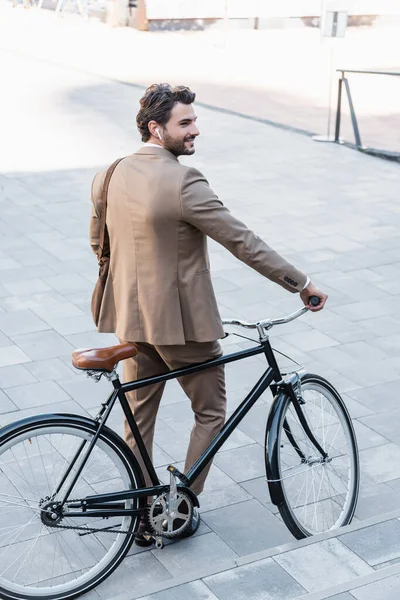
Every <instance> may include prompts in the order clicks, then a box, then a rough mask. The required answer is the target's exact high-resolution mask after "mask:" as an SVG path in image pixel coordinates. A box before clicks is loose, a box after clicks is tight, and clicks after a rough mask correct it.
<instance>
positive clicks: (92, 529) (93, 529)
mask: <svg viewBox="0 0 400 600" xmlns="http://www.w3.org/2000/svg"><path fill="white" fill-rule="evenodd" d="M68 502H71V503H72V502H82V499H81V498H77V499H71V500H68ZM65 517H68V515H65ZM47 527H51V528H52V529H72V530H75V531H85V532H87V533H96V532H100V531H106V532H107V533H123V534H124V535H135V533H136V532H135V531H121V530H120V529H108V527H106V528H101V529H98V528H96V527H87V526H79V525H76V526H74V525H58V524H57V523H54V525H53V524H50V523H49V524H48V525H47Z"/></svg>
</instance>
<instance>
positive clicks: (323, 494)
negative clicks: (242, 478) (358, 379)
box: [0, 299, 359, 600]
mask: <svg viewBox="0 0 400 600" xmlns="http://www.w3.org/2000/svg"><path fill="white" fill-rule="evenodd" d="M317 300H318V299H317ZM313 302H314V303H315V302H316V300H315V299H314V300H313ZM306 311H307V309H306V308H302V309H300V310H298V311H296V312H295V313H293V314H291V315H289V316H287V317H284V318H281V319H274V320H271V319H270V320H264V321H259V322H254V323H246V322H243V321H239V320H225V321H223V323H224V325H235V326H240V327H244V328H247V329H256V330H257V332H258V336H259V341H258V344H257V345H256V346H254V347H252V348H248V349H245V350H241V351H239V352H235V353H233V354H228V355H226V356H221V357H219V358H216V359H212V360H209V361H207V362H204V363H200V364H197V365H191V366H189V367H184V368H181V369H176V370H174V371H170V372H168V373H167V374H163V375H158V376H155V377H151V378H147V379H140V380H137V381H132V382H127V383H124V384H122V383H121V382H120V380H119V377H118V374H117V372H116V370H115V369H116V365H117V363H118V362H119V361H120V360H124V359H126V358H128V357H132V356H134V355H135V354H136V352H137V349H136V347H135V345H134V344H122V345H119V346H113V347H111V348H108V349H94V350H81V351H75V352H74V353H73V364H74V366H76V367H77V368H80V369H83V370H85V371H86V372H87V373H88V375H89V376H90V377H93V378H94V379H97V380H98V379H100V377H102V376H105V377H106V378H107V379H109V380H110V381H111V383H112V384H113V388H114V389H113V391H112V393H111V394H110V396H109V397H108V399H107V400H106V401H105V402H103V403H102V406H101V409H100V411H99V413H98V415H97V416H96V418H95V419H94V420H91V419H89V418H87V417H84V416H79V415H73V414H46V415H38V416H34V417H28V418H26V419H23V420H21V421H17V422H15V423H13V424H11V425H9V426H7V427H4V428H3V429H2V430H1V431H0V596H1V597H2V598H5V599H6V600H23V599H24V600H27V599H35V598H36V599H37V598H40V599H41V600H61V599H68V598H73V597H76V596H78V595H80V594H83V593H85V592H87V591H89V590H90V589H92V588H93V587H95V586H96V585H98V584H99V583H100V582H102V581H103V580H104V579H105V578H106V577H108V576H109V575H110V574H111V573H112V572H113V571H114V569H116V568H117V566H118V565H119V563H120V562H121V561H122V560H123V558H124V557H125V555H126V554H127V552H128V550H129V547H130V545H131V543H132V541H133V538H134V534H135V531H137V528H138V524H139V520H140V518H141V517H145V518H146V519H147V525H148V534H149V536H152V537H153V538H154V541H155V544H156V547H157V548H162V547H163V545H164V540H165V539H174V538H175V539H176V538H179V537H182V534H183V533H184V532H185V530H187V528H188V527H189V524H190V523H191V518H192V515H193V509H194V507H197V506H199V501H198V498H197V497H196V495H195V494H194V493H193V492H192V490H191V489H190V486H191V484H193V482H194V481H195V480H196V477H197V476H198V475H199V474H200V473H201V471H202V469H203V468H204V466H205V465H206V464H207V463H208V462H209V461H210V460H211V459H212V458H213V457H214V455H215V454H216V452H217V451H218V450H219V449H220V448H221V446H222V445H223V443H224V442H225V441H226V440H227V439H228V437H229V435H230V434H231V433H232V432H233V431H234V429H235V428H236V427H237V426H238V424H239V423H240V422H241V420H242V418H243V417H244V416H245V415H246V414H247V412H248V411H249V410H250V409H251V407H252V406H253V405H254V404H255V402H256V400H257V399H258V398H259V397H260V396H261V394H263V393H264V392H265V391H266V390H267V388H269V387H270V388H271V391H272V393H273V396H274V399H273V403H272V406H271V409H270V412H269V415H268V420H267V427H266V436H265V464H266V474H267V482H268V487H269V493H270V496H271V501H272V502H273V503H274V504H275V505H276V506H277V507H278V509H279V512H280V514H281V516H282V519H283V521H284V522H285V524H286V525H287V527H288V528H289V530H290V531H291V533H292V534H293V535H294V536H295V537H296V538H297V539H301V538H304V537H307V536H310V535H314V534H316V533H321V532H323V531H328V530H330V529H335V528H338V527H342V526H344V525H347V524H348V523H350V521H351V520H352V517H353V515H354V511H355V507H356V503H357V496H358V487H359V462H358V450H357V442H356V438H355V435H354V430H353V426H352V423H351V419H350V417H349V414H348V412H347V409H346V407H345V405H344V403H343V400H342V399H341V397H340V395H339V394H338V392H337V391H336V390H335V389H334V387H333V386H332V385H331V384H330V383H329V382H328V381H326V380H325V379H323V378H322V377H319V376H318V375H312V374H308V373H304V372H298V371H293V372H291V373H289V374H286V375H285V378H283V377H282V374H281V372H280V369H279V367H278V364H277V361H276V357H275V355H274V351H273V349H272V347H271V344H270V341H269V338H268V335H267V332H268V331H269V330H270V329H271V328H272V327H274V326H275V325H279V324H283V323H289V322H290V321H292V320H294V319H296V318H298V317H299V316H300V315H302V314H304V313H305V312H306ZM259 354H264V355H265V358H266V360H267V363H268V367H267V369H266V371H265V372H264V374H263V375H262V376H261V377H260V379H259V380H258V381H257V383H256V384H255V385H254V387H253V389H252V390H251V391H250V392H249V394H248V395H247V396H246V397H245V398H244V400H243V402H242V403H241V404H240V406H239V407H238V408H237V409H236V410H235V411H234V413H233V414H232V415H231V417H230V418H229V419H228V421H227V422H226V423H225V425H224V426H223V428H222V429H221V431H220V432H219V434H218V435H217V436H216V437H215V438H214V440H213V441H212V442H211V444H210V445H209V447H208V448H207V449H206V450H205V451H204V453H203V454H202V456H201V457H200V458H199V459H198V460H197V461H196V463H195V464H194V465H193V466H192V467H191V469H190V470H189V471H188V472H187V473H186V474H183V473H181V472H180V471H178V469H176V468H175V467H174V466H172V465H170V466H168V469H167V470H168V472H169V478H170V480H169V484H162V483H160V481H159V479H158V477H157V474H156V471H155V469H154V466H153V464H152V462H151V460H150V458H149V455H148V453H147V451H146V448H145V447H144V444H143V440H142V438H141V436H140V433H139V431H138V428H137V425H136V422H135V419H134V416H133V414H132V412H131V410H130V408H129V404H128V401H127V399H126V395H125V394H126V392H129V391H132V390H135V389H138V388H140V387H144V386H146V385H149V384H151V383H155V382H161V381H167V380H170V379H175V378H177V377H181V376H183V375H186V374H189V373H190V374H192V373H197V372H199V373H200V372H201V371H203V370H205V369H207V368H210V367H212V366H215V365H221V364H228V363H231V362H235V361H238V360H242V359H245V358H248V357H252V356H256V355H259ZM117 399H118V400H119V402H120V404H121V406H122V409H123V411H124V413H125V416H126V418H127V421H128V423H129V425H130V427H131V429H132V433H133V435H134V437H135V439H136V443H137V445H138V448H139V451H140V453H141V455H142V459H143V462H144V464H145V466H146V468H147V470H148V473H149V476H150V479H151V482H152V485H151V486H150V487H145V485H144V478H143V473H142V470H141V468H140V466H139V463H138V461H137V459H136V458H135V456H134V455H133V453H132V452H131V450H130V449H129V448H128V446H127V445H126V444H125V442H124V441H123V440H122V439H121V438H120V437H119V436H118V435H117V434H116V433H115V432H114V431H112V430H111V429H110V428H109V427H107V425H106V422H107V419H108V417H109V415H110V413H111V411H112V408H113V406H114V405H115V403H116V401H117ZM149 496H150V497H152V498H153V499H154V500H153V502H152V504H151V505H148V504H147V497H149ZM105 520H106V521H105Z"/></svg>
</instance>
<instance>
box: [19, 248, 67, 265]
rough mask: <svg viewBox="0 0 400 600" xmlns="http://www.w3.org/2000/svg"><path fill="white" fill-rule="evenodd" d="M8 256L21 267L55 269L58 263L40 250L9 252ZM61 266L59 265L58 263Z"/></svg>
mask: <svg viewBox="0 0 400 600" xmlns="http://www.w3.org/2000/svg"><path fill="white" fill-rule="evenodd" d="M9 254H11V256H12V257H13V258H15V260H17V261H18V262H19V263H20V265H22V267H34V266H37V265H47V266H49V267H50V268H54V269H57V265H58V261H57V259H56V258H54V256H52V255H51V254H49V253H48V252H46V251H45V250H43V249H42V248H29V249H28V250H9ZM60 264H61V263H60Z"/></svg>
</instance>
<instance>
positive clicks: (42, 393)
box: [6, 381, 69, 409]
mask: <svg viewBox="0 0 400 600" xmlns="http://www.w3.org/2000/svg"><path fill="white" fill-rule="evenodd" d="M6 393H7V396H8V397H9V398H10V399H11V400H12V401H13V402H14V404H15V405H16V406H17V407H18V408H20V409H23V408H29V407H31V406H43V405H45V404H51V405H54V407H56V405H57V403H58V402H64V401H66V400H69V396H68V394H66V393H65V392H64V390H62V389H61V388H60V386H59V385H57V383H56V382H55V381H40V382H37V383H30V384H28V385H18V386H16V387H11V388H8V389H7V392H6Z"/></svg>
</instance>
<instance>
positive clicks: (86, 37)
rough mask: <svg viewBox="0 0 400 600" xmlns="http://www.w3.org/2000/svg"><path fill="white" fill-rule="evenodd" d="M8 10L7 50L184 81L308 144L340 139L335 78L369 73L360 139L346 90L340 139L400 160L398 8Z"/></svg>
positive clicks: (208, 98)
mask: <svg viewBox="0 0 400 600" xmlns="http://www.w3.org/2000/svg"><path fill="white" fill-rule="evenodd" d="M1 6H2V12H1V23H0V28H1V29H0V34H1V35H0V45H1V46H3V47H7V48H9V49H10V48H17V49H19V50H20V51H22V50H23V48H25V49H26V48H28V49H29V52H33V53H34V54H35V55H36V56H40V57H43V58H46V59H51V60H56V61H60V60H62V61H63V62H64V64H69V65H71V66H72V65H76V64H78V65H79V66H80V67H82V68H86V69H88V70H89V71H90V72H96V73H98V74H102V75H105V76H110V77H113V78H115V79H117V80H122V81H125V82H135V83H136V84H141V83H143V85H148V84H149V83H152V82H153V81H159V80H172V81H185V82H186V83H187V84H188V85H192V86H193V87H194V88H195V89H196V91H197V92H198V98H199V99H200V98H201V101H202V102H203V103H204V104H210V105H212V106H217V107H221V108H224V109H226V110H231V111H235V112H237V113H241V114H245V115H249V116H251V117H256V118H259V119H262V120H264V121H272V122H273V123H276V124H278V125H283V126H287V127H290V128H293V129H297V130H299V131H300V132H301V133H304V134H305V135H312V134H320V135H334V134H335V126H336V118H337V101H338V98H337V96H338V79H339V78H340V74H339V73H337V69H346V70H348V71H351V70H356V71H373V73H365V72H362V73H349V72H347V73H346V74H345V77H346V79H347V80H348V89H349V91H350V94H351V100H352V102H353V106H354V115H355V118H356V120H357V126H358V132H359V137H357V135H355V132H354V115H353V121H352V119H351V111H350V108H349V101H348V95H347V90H346V87H345V86H342V87H343V89H342V92H343V97H342V103H341V122H340V138H341V139H342V140H344V141H346V142H349V143H355V144H357V145H358V146H359V147H362V148H371V149H378V150H382V151H383V152H385V153H386V154H387V155H389V156H391V157H393V156H392V155H393V153H394V154H395V155H396V154H397V152H400V141H399V138H400V136H399V133H398V132H399V125H400V119H399V111H400V109H399V107H400V77H399V76H398V75H399V73H400V50H399V43H398V35H399V31H400V2H399V1H398V0H332V1H329V0H323V1H321V0H280V1H279V2H274V1H272V0H246V1H244V0H10V1H8V0H2V4H1ZM335 15H336V17H335ZM332 18H334V19H336V20H337V23H336V24H335V23H334V24H333V28H334V31H333V30H332ZM332 34H333V37H332ZM376 72H379V73H376ZM338 137H339V136H338V135H337V139H338Z"/></svg>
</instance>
